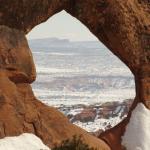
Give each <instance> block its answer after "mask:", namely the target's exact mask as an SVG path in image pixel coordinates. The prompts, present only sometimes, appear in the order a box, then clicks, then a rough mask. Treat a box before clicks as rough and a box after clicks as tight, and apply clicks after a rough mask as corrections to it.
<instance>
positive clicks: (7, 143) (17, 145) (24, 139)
mask: <svg viewBox="0 0 150 150" xmlns="http://www.w3.org/2000/svg"><path fill="white" fill-rule="evenodd" d="M0 150H50V149H49V148H48V147H47V146H46V145H44V144H43V142H42V141H41V139H39V138H38V137H37V136H35V135H33V134H29V133H24V134H22V135H20V136H15V137H5V138H4V139H0Z"/></svg>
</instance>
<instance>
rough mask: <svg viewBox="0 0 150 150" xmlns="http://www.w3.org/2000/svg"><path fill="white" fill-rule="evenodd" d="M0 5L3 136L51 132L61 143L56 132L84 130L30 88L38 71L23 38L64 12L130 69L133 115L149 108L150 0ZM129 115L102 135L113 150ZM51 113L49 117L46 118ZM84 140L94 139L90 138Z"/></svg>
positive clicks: (37, 0) (5, 1)
mask: <svg viewBox="0 0 150 150" xmlns="http://www.w3.org/2000/svg"><path fill="white" fill-rule="evenodd" d="M0 2H1V5H0V25H1V27H0V91H1V96H0V102H1V106H0V107H1V109H0V126H1V128H0V129H1V130H0V133H1V135H0V136H1V137H2V136H5V135H8V134H10V135H13V134H15V135H16V134H19V133H21V132H23V131H31V132H34V133H36V134H38V135H39V136H41V137H42V134H43V133H46V132H47V133H50V132H51V133H52V132H53V135H55V136H54V137H55V139H56V141H57V140H58V141H60V139H61V137H60V136H59V135H58V134H56V131H57V133H61V132H62V131H67V132H65V133H63V134H61V135H64V137H68V136H70V135H68V134H69V132H68V129H69V131H70V132H71V133H72V131H73V130H74V131H76V130H78V132H82V131H81V129H77V127H74V126H72V125H68V123H67V120H66V119H65V118H64V116H62V115H61V114H59V113H58V112H57V111H55V110H54V109H52V108H49V107H47V106H44V105H43V104H41V103H40V102H38V101H36V100H35V98H34V96H33V93H32V90H31V87H30V85H29V83H31V82H32V81H34V79H35V69H34V63H33V61H32V56H31V53H30V50H29V48H28V46H27V44H26V39H25V37H24V34H26V33H28V32H29V31H30V30H31V29H32V28H33V27H34V26H36V25H37V24H39V23H41V22H44V21H45V20H47V19H48V18H49V17H51V16H52V15H54V14H55V13H57V12H59V11H61V10H63V9H65V10H66V11H67V12H68V13H70V14H71V15H72V16H74V17H76V18H77V19H78V20H80V21H81V22H82V23H83V24H85V25H86V26H87V27H88V28H89V29H90V31H91V32H92V33H93V34H95V35H96V36H97V37H98V38H99V40H100V41H102V42H103V43H104V44H105V45H106V46H107V47H108V48H109V49H110V50H111V51H112V52H113V53H114V54H115V55H117V56H118V57H119V58H120V59H121V60H122V61H123V62H124V63H125V64H126V65H127V66H128V67H129V68H130V69H131V71H132V72H133V74H134V75H135V82H136V98H135V101H134V103H133V106H132V108H131V111H132V109H133V108H135V106H136V105H137V103H138V102H143V103H144V104H145V105H146V106H147V107H148V108H150V46H149V45H150V1H149V0H130V1H123V0H111V1H109V0H105V1H104V0H33V1H32V0H22V1H20V0H12V1H11V2H10V1H9V0H0ZM4 26H5V27H4ZM8 27H9V28H8ZM12 35H13V36H12ZM27 66H28V67H27ZM51 109H52V110H51ZM131 111H130V113H129V115H128V118H127V119H125V120H124V121H123V122H122V123H120V124H119V125H118V126H116V127H115V128H113V129H111V130H109V131H107V132H105V133H104V134H103V135H101V138H103V139H104V140H105V141H106V142H107V143H108V144H109V145H110V146H111V148H112V149H114V150H117V149H116V147H118V149H119V150H120V149H121V142H120V140H121V136H122V134H123V133H124V131H125V126H126V124H127V123H128V121H129V118H130V115H131ZM54 112H56V113H55V115H54V116H57V117H58V118H57V117H56V118H53V113H54ZM49 113H51V115H47V114H49ZM6 114H7V118H6ZM43 114H44V115H43ZM44 116H45V117H48V118H44V121H43V119H42V117H44ZM49 117H50V119H49ZM51 117H52V118H51ZM8 119H10V120H11V122H12V124H13V126H12V125H11V126H12V128H9V127H10V121H8ZM51 119H52V120H53V121H52V120H51ZM55 119H58V120H61V119H62V121H63V122H65V123H64V124H63V125H62V128H60V126H59V125H57V124H55V123H54V120H55ZM25 120H27V121H25ZM33 120H34V121H35V120H36V121H37V122H39V123H37V122H36V121H35V122H36V123H35V124H34V125H33V123H31V122H34V121H33ZM49 120H51V122H50V123H51V125H49V124H50V123H49ZM28 122H29V123H28ZM37 124H38V125H37ZM66 124H67V125H66ZM51 127H52V128H51ZM66 127H69V128H66ZM74 128H75V129H74ZM54 129H55V130H54ZM70 129H71V130H70ZM47 130H48V131H49V132H48V131H47ZM74 131H73V133H74ZM78 132H77V133H78ZM83 132H84V131H83ZM50 135H52V134H46V136H45V137H43V139H44V141H45V142H47V141H49V139H50V138H51V141H53V140H52V137H53V136H50ZM86 137H88V138H89V139H90V140H92V139H93V137H89V135H86ZM94 141H97V140H94ZM92 142H93V141H92ZM97 142H98V143H99V142H100V141H97ZM47 143H48V144H50V143H49V142H47ZM93 143H94V142H93ZM100 143H101V142H100ZM50 145H51V144H50ZM98 145H99V144H98ZM103 145H105V144H104V143H103Z"/></svg>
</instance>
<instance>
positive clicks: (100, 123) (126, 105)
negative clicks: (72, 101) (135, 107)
mask: <svg viewBox="0 0 150 150" xmlns="http://www.w3.org/2000/svg"><path fill="white" fill-rule="evenodd" d="M132 102H133V100H132V99H128V100H124V101H123V102H119V101H114V102H107V103H101V104H93V105H88V106H86V105H75V106H68V107H67V106H61V107H59V108H58V110H59V111H61V112H63V113H64V114H65V115H66V116H67V117H68V119H69V120H70V122H71V123H73V124H76V125H78V126H80V127H82V128H84V129H85V130H87V131H88V132H91V133H92V134H94V135H96V136H98V135H99V134H100V133H101V132H103V131H105V130H107V129H110V128H112V127H114V126H115V125H116V124H118V123H119V122H121V120H123V119H124V118H125V117H126V116H127V114H128V112H129V109H130V107H131V104H132Z"/></svg>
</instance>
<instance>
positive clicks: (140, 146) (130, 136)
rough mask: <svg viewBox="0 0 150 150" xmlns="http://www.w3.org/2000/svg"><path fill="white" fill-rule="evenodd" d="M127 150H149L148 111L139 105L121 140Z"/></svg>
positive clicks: (149, 124) (149, 123) (149, 119)
mask: <svg viewBox="0 0 150 150" xmlns="http://www.w3.org/2000/svg"><path fill="white" fill-rule="evenodd" d="M122 145H124V146H125V147H126V148H127V150H150V110H148V109H147V108H146V107H145V106H144V104H142V103H139V104H138V105H137V107H136V108H135V110H133V112H132V116H131V119H130V122H129V124H128V126H127V128H126V132H125V135H124V136H123V138H122Z"/></svg>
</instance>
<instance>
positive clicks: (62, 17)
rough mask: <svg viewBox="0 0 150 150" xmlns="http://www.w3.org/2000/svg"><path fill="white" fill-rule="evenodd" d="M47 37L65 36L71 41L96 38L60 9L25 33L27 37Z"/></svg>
mask: <svg viewBox="0 0 150 150" xmlns="http://www.w3.org/2000/svg"><path fill="white" fill-rule="evenodd" d="M47 37H56V38H60V39H64V38H67V39H70V40H72V41H89V40H92V41H93V40H97V38H96V37H95V36H94V35H93V34H92V33H91V32H90V31H89V30H88V28H87V27H85V26H84V25H83V24H82V23H81V22H80V21H78V20H77V19H76V18H74V17H72V16H71V15H69V14H68V13H66V12H65V11H61V12H60V13H58V14H56V15H54V16H52V17H51V18H49V19H48V20H47V21H46V22H44V23H42V24H40V25H38V26H36V27H35V28H33V29H32V31H31V32H30V33H29V34H28V35H27V38H28V39H38V38H47Z"/></svg>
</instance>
